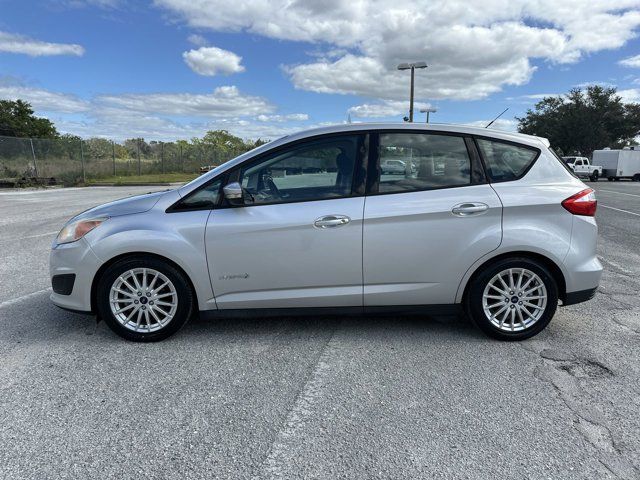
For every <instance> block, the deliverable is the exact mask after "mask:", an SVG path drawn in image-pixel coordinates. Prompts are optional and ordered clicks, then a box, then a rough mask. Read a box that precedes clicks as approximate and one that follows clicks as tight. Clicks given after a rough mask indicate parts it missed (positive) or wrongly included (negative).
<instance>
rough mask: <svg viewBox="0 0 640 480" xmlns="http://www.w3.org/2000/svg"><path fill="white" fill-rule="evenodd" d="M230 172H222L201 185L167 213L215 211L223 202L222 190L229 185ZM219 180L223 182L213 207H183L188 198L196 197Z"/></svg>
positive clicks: (166, 211) (171, 206) (169, 208)
mask: <svg viewBox="0 0 640 480" xmlns="http://www.w3.org/2000/svg"><path fill="white" fill-rule="evenodd" d="M228 176H229V175H228V172H222V173H221V174H220V175H217V176H215V177H213V178H212V179H211V180H209V181H208V182H206V183H203V184H202V185H200V186H199V187H198V188H196V189H195V190H192V191H191V192H189V193H188V194H187V195H185V196H184V197H182V198H180V199H179V200H178V201H177V202H175V203H173V204H172V205H170V206H169V207H168V208H167V209H166V210H165V213H180V212H198V211H200V210H214V209H215V208H216V207H217V206H218V205H219V204H220V203H221V201H222V189H223V188H224V186H225V185H226V184H227V177H228ZM218 180H221V182H220V187H219V190H218V198H217V201H216V203H215V204H214V205H213V206H206V207H204V206H203V207H189V208H183V207H182V205H184V203H183V202H184V201H185V200H187V199H188V198H190V197H192V196H193V195H195V194H196V193H198V192H199V191H201V190H204V189H205V188H207V187H208V186H209V185H211V184H212V183H215V182H217V181H218Z"/></svg>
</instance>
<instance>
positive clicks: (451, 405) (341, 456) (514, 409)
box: [0, 181, 640, 479]
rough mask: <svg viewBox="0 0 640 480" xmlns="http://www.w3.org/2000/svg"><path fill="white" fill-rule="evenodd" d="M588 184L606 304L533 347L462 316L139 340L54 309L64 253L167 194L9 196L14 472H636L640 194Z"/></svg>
mask: <svg viewBox="0 0 640 480" xmlns="http://www.w3.org/2000/svg"><path fill="white" fill-rule="evenodd" d="M590 185H591V186H593V187H594V188H595V189H596V190H597V194H598V200H599V210H598V214H597V220H598V223H599V226H600V236H599V253H600V257H601V260H602V263H603V265H604V267H605V272H604V276H603V280H602V283H601V288H600V290H599V293H598V294H597V296H596V297H595V299H594V300H592V301H590V302H588V303H583V304H578V305H575V306H570V307H566V308H561V309H559V310H558V313H557V314H556V317H555V318H554V320H553V321H552V323H551V324H550V325H549V327H548V328H547V329H546V330H545V331H543V332H542V333H541V334H540V335H538V336H537V337H535V338H533V339H531V340H528V341H525V342H522V343H501V342H497V341H493V340H490V339H489V338H487V337H485V336H483V335H482V334H480V333H479V332H478V331H477V330H476V329H475V328H474V327H472V326H471V325H469V324H468V323H467V322H466V321H465V320H464V319H460V318H455V317H442V318H439V317H438V318H421V317H375V318H353V317H344V318H336V317H331V318H277V319H252V320H242V319H234V320H223V321H208V322H207V321H203V320H195V321H192V322H190V323H188V324H187V325H186V327H185V328H184V329H183V330H181V331H180V332H179V333H178V334H177V335H175V336H174V337H172V338H170V339H169V340H167V341H164V342H161V343H156V344H135V343H129V342H126V341H124V340H122V339H120V338H119V337H116V336H115V335H114V334H113V333H111V331H110V330H109V329H108V328H107V327H106V326H105V325H104V323H99V324H96V322H95V320H94V318H92V317H87V316H82V315H77V314H73V313H69V312H66V311H63V310H60V309H58V308H56V307H55V306H53V305H52V304H51V303H50V302H49V298H48V297H49V290H48V289H49V277H48V254H49V246H50V243H51V240H52V238H53V237H54V236H55V234H56V233H57V231H58V230H59V228H60V227H61V225H62V224H63V223H64V221H66V220H67V219H68V218H69V217H70V216H72V215H73V214H74V213H77V212H79V211H81V210H84V209H86V208H88V207H90V206H92V205H95V204H98V203H102V202H106V201H109V200H112V199H116V198H120V197H123V196H126V195H129V194H133V193H139V192H144V191H150V190H152V188H149V187H146V188H145V187H99V188H86V189H80V188H77V189H64V190H62V189H57V190H46V191H44V190H33V191H30V190H25V191H0V211H1V212H2V215H1V216H0V227H1V229H0V245H2V249H3V257H4V258H3V261H2V262H0V286H1V288H0V445H1V448H0V478H7V479H9V478H11V479H21V478H106V477H108V476H111V477H117V478H203V477H206V478H372V477H375V478H419V477H422V478H434V479H436V478H451V479H460V478H491V477H493V478H531V479H540V478H545V479H546V478H562V479H573V478H576V479H578V478H580V479H584V478H598V479H606V478H623V479H632V478H640V415H639V412H640V296H639V295H638V292H639V290H640V183H632V182H602V181H601V182H599V183H592V184H590ZM155 189H160V187H158V188H155Z"/></svg>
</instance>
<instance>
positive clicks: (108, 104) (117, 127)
mask: <svg viewBox="0 0 640 480" xmlns="http://www.w3.org/2000/svg"><path fill="white" fill-rule="evenodd" d="M0 99H11V100H16V99H22V100H25V101H28V102H29V103H31V105H32V106H33V107H34V110H35V111H36V114H44V115H45V116H46V117H48V118H49V119H51V120H52V121H53V122H54V123H55V125H56V127H57V128H58V130H59V131H60V132H62V133H73V134H76V135H80V136H84V137H89V136H100V137H107V138H113V139H124V138H132V137H145V138H148V139H151V140H176V139H188V138H191V137H194V136H202V135H203V134H204V133H206V132H207V131H208V130H216V129H226V130H229V131H230V132H231V133H233V134H234V135H238V136H241V137H243V138H253V139H255V138H258V137H260V138H270V139H273V138H277V137H280V136H282V135H285V134H289V133H293V132H295V131H298V130H300V129H302V128H303V126H304V125H305V124H306V121H307V120H308V119H309V116H308V115H307V114H305V113H291V114H276V113H274V111H275V107H274V106H273V105H272V104H271V103H270V102H268V101H267V100H265V99H264V98H261V97H257V96H253V95H246V94H244V93H242V92H240V91H239V90H238V89H237V88H236V87H234V86H225V87H218V88H216V89H215V90H214V91H213V92H212V93H208V94H195V93H149V94H118V95H116V94H113V95H98V96H95V97H93V98H91V99H88V100H84V99H81V98H79V97H76V96H74V95H69V94H66V93H60V92H53V91H50V90H46V89H44V88H37V87H31V86H26V85H23V84H21V83H20V80H19V79H16V78H13V77H6V76H5V77H0Z"/></svg>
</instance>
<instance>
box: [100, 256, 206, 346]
mask: <svg viewBox="0 0 640 480" xmlns="http://www.w3.org/2000/svg"><path fill="white" fill-rule="evenodd" d="M135 268H149V269H153V270H156V271H158V272H160V273H162V274H163V275H164V276H165V277H167V278H168V279H169V280H170V281H171V283H172V284H173V287H174V288H175V293H176V294H177V307H176V311H175V314H174V315H173V318H171V319H170V320H169V322H168V323H167V324H166V325H165V326H164V327H162V328H160V329H158V330H155V331H147V332H144V331H137V332H136V331H133V330H130V329H129V328H127V327H125V326H124V325H123V324H121V323H120V322H119V321H118V320H117V319H116V317H115V316H114V314H113V312H112V311H111V307H110V297H109V295H110V291H111V287H112V286H113V284H114V282H115V281H116V280H117V279H118V278H119V277H120V276H121V275H122V274H123V273H125V272H127V271H129V270H132V269H135ZM193 304H194V295H193V292H192V290H191V286H190V284H189V282H188V281H187V279H186V278H185V276H184V274H183V273H181V272H180V271H179V270H177V269H176V268H175V267H173V266H172V265H171V264H169V263H167V262H164V261H163V260H161V259H159V258H157V257H151V256H139V257H128V258H124V259H122V260H119V261H117V262H115V263H114V264H113V265H111V266H109V268H107V270H106V271H105V272H104V273H103V275H102V277H101V278H100V279H99V281H98V286H97V290H96V306H97V309H98V315H99V316H100V318H102V319H103V320H104V321H105V323H106V324H107V325H108V326H109V328H111V330H113V331H114V332H115V333H117V334H118V335H120V336H121V337H122V338H125V339H127V340H131V341H134V342H157V341H160V340H164V339H165V338H168V337H170V336H171V335H173V334H174V333H176V332H177V331H178V330H180V328H181V327H182V326H183V325H184V324H185V323H186V322H187V320H188V319H189V318H190V317H191V314H192V312H193Z"/></svg>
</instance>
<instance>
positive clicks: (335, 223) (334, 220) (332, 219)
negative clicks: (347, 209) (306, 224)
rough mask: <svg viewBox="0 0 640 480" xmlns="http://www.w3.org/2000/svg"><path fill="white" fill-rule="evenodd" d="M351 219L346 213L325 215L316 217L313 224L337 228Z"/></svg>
mask: <svg viewBox="0 0 640 480" xmlns="http://www.w3.org/2000/svg"><path fill="white" fill-rule="evenodd" d="M350 221H351V219H350V218H349V217H347V216H346V215H325V216H324V217H320V218H316V221H315V222H313V225H314V226H315V227H317V228H335V227H341V226H343V225H346V224H347V223H349V222H350Z"/></svg>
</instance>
